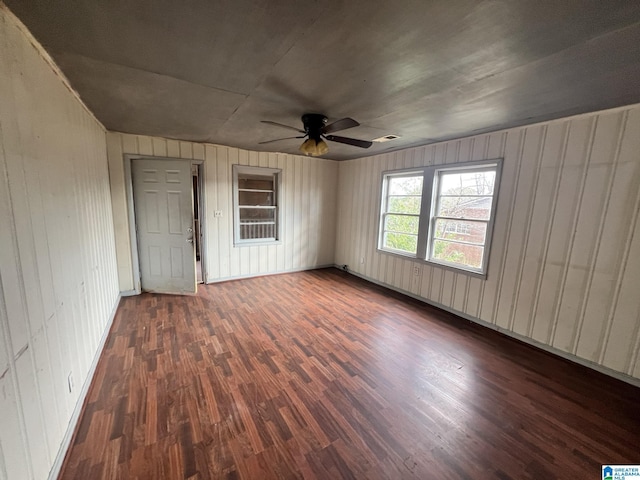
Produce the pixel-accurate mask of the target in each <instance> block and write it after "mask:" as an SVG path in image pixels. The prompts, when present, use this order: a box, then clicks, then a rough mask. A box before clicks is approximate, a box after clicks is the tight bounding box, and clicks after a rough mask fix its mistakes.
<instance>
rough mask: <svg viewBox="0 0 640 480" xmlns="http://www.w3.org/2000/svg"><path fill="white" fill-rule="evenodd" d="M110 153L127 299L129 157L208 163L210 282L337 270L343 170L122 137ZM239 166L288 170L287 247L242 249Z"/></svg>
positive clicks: (297, 159) (303, 160)
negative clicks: (236, 211)
mask: <svg viewBox="0 0 640 480" xmlns="http://www.w3.org/2000/svg"><path fill="white" fill-rule="evenodd" d="M107 147H108V157H109V174H110V177H111V191H112V201H113V204H112V205H113V214H114V224H115V227H116V233H115V236H116V245H117V259H118V272H119V282H120V289H121V291H129V290H133V289H134V280H133V264H132V258H131V245H130V240H129V217H128V215H129V213H128V207H127V201H126V193H125V192H126V188H125V184H124V182H125V175H124V161H125V160H124V155H126V154H129V155H149V156H156V157H164V156H168V157H173V158H184V159H185V161H189V160H198V159H204V175H205V176H204V204H205V218H204V220H205V221H204V228H205V229H206V232H205V239H204V243H203V247H204V249H205V258H206V261H207V265H206V275H207V278H206V282H216V281H221V280H225V279H230V278H238V277H247V276H255V275H264V274H271V273H278V272H286V271H295V270H303V269H309V268H314V267H318V266H326V265H333V262H334V246H335V231H336V230H335V229H336V220H335V216H336V205H337V188H336V185H337V181H338V165H337V163H338V162H335V161H333V160H323V159H317V158H310V157H304V156H297V155H296V156H294V155H286V154H275V153H266V152H250V151H247V150H240V149H237V148H231V147H224V146H220V145H211V144H197V143H192V142H183V141H180V142H179V141H176V140H171V139H165V138H156V137H146V136H142V135H130V134H124V133H116V132H108V133H107ZM234 164H240V165H251V166H262V167H273V168H280V169H282V184H281V197H280V209H281V214H282V215H281V220H282V223H281V226H280V231H281V241H280V243H279V244H274V245H258V246H242V247H234V245H233V203H232V198H233V191H232V178H233V177H232V173H231V166H232V165H234ZM216 210H220V211H221V212H222V217H215V216H214V212H215V211H216Z"/></svg>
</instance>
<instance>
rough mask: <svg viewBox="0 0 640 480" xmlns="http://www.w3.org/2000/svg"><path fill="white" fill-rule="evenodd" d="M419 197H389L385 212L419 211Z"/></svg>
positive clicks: (416, 212)
mask: <svg viewBox="0 0 640 480" xmlns="http://www.w3.org/2000/svg"><path fill="white" fill-rule="evenodd" d="M420 201H421V198H420V197H389V204H388V206H387V212H390V213H415V214H416V215H417V214H419V213H420Z"/></svg>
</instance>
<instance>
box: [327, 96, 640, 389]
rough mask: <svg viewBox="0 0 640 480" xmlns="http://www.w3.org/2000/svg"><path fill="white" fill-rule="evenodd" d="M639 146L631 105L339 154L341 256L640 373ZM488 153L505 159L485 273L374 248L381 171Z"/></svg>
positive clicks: (558, 345) (354, 266)
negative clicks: (381, 150)
mask: <svg viewBox="0 0 640 480" xmlns="http://www.w3.org/2000/svg"><path fill="white" fill-rule="evenodd" d="M639 152H640V106H631V107H626V108H620V109H615V110H610V111H605V112H598V113H593V114H589V115H582V116H578V117H573V118H568V119H562V120H556V121H553V122H547V123H542V124H536V125H532V126H528V127H521V128H515V129H510V130H505V131H501V132H496V133H492V134H487V135H480V136H476V137H470V138H465V139H461V140H453V141H449V142H442V143H439V144H435V145H429V146H426V147H419V148H415V149H409V150H405V151H401V152H395V153H390V154H384V155H377V156H373V157H368V158H364V159H358V160H351V161H346V162H341V163H340V164H339V192H338V198H339V211H338V217H337V218H338V227H337V228H338V230H337V235H336V239H337V243H336V264H340V265H342V264H347V265H348V266H349V268H350V269H351V270H352V271H354V272H355V273H356V274H358V275H361V276H364V277H366V278H370V279H371V280H374V281H376V282H380V283H383V284H387V285H389V286H391V287H393V288H395V289H398V290H402V291H406V292H407V293H411V294H413V295H417V296H419V297H421V298H423V299H424V300H425V301H427V302H430V303H433V304H436V305H439V306H442V307H444V308H447V309H449V310H451V311H454V312H458V313H460V314H463V315H465V316H467V317H468V318H471V319H477V320H480V321H482V322H488V323H490V324H493V325H495V326H496V328H499V329H502V330H504V331H507V332H512V333H514V334H516V335H519V336H522V337H524V338H528V339H530V340H531V341H533V342H534V343H536V342H537V343H541V344H543V345H546V346H547V347H549V348H552V349H555V350H556V351H558V352H559V353H562V354H567V355H573V356H576V357H578V358H579V359H581V360H583V361H586V362H592V363H593V364H597V365H600V366H603V367H606V368H609V369H612V370H614V371H616V372H619V373H621V374H625V375H629V376H631V377H635V378H640V366H639V356H640V354H639V351H640V295H638V285H640V225H639V223H640V222H639V221H638V218H639V209H640V153H639ZM492 158H504V164H503V171H502V181H501V185H500V191H499V197H498V205H497V214H496V221H495V226H494V236H493V243H492V248H491V252H490V257H489V269H488V276H487V278H486V279H485V280H483V279H479V278H476V277H471V276H468V275H465V274H464V273H457V272H453V271H451V270H447V269H443V268H440V267H438V266H435V265H431V264H425V263H423V262H419V261H416V260H411V259H406V258H405V257H400V256H396V255H392V254H387V253H382V252H380V251H378V250H376V248H375V246H376V244H377V235H378V231H377V229H378V217H379V206H380V188H381V172H383V171H386V170H393V169H401V168H409V167H412V166H416V165H420V166H422V165H432V164H436V165H437V164H444V163H446V164H454V163H457V162H464V161H468V160H469V159H471V160H484V159H492ZM372 172H373V173H372ZM362 259H364V263H361V260H362ZM414 265H418V266H419V275H418V276H417V278H416V275H415V274H414V269H413V266H414Z"/></svg>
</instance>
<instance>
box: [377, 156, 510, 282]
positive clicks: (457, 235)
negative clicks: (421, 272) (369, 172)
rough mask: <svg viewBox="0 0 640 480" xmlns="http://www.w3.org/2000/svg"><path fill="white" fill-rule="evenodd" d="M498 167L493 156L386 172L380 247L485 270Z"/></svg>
mask: <svg viewBox="0 0 640 480" xmlns="http://www.w3.org/2000/svg"><path fill="white" fill-rule="evenodd" d="M500 168H501V161H500V160H491V161H482V162H469V163H464V164H458V165H451V166H449V165H447V166H432V167H424V168H421V169H419V170H412V171H409V172H387V173H385V174H384V175H383V187H382V188H383V190H382V191H383V195H382V205H381V215H380V240H379V245H378V248H379V249H380V250H383V251H387V252H390V253H397V254H402V255H408V256H411V257H415V258H417V259H420V260H424V261H426V262H430V263H436V264H439V265H443V266H446V267H450V268H455V269H460V270H464V271H467V272H470V273H473V274H478V275H481V276H484V275H486V270H487V263H488V253H489V248H490V243H491V232H492V226H493V219H494V216H495V208H496V194H497V191H498V182H499V178H500ZM418 185H419V187H418ZM409 199H411V200H409Z"/></svg>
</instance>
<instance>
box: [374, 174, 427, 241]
mask: <svg viewBox="0 0 640 480" xmlns="http://www.w3.org/2000/svg"><path fill="white" fill-rule="evenodd" d="M421 199H422V175H419V176H416V175H412V174H411V175H393V176H389V180H388V182H387V188H386V198H385V206H384V212H383V214H382V245H383V248H385V249H386V250H391V251H394V250H395V251H399V252H403V253H416V251H417V248H418V224H419V222H420V202H421Z"/></svg>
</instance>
